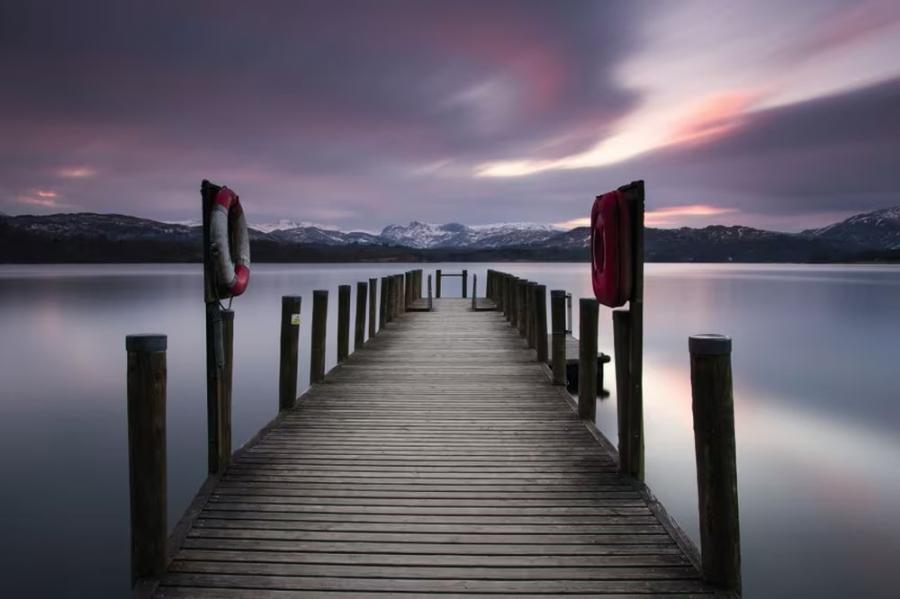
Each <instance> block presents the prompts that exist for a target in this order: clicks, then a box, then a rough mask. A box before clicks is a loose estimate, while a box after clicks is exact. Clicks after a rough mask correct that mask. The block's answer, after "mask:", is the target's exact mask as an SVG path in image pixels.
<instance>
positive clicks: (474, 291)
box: [472, 274, 478, 310]
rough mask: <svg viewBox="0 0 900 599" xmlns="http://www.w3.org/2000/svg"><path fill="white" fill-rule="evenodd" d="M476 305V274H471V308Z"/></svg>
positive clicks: (474, 307)
mask: <svg viewBox="0 0 900 599" xmlns="http://www.w3.org/2000/svg"><path fill="white" fill-rule="evenodd" d="M477 307H478V275H477V274H473V275H472V309H473V310H475V309H476V308H477Z"/></svg>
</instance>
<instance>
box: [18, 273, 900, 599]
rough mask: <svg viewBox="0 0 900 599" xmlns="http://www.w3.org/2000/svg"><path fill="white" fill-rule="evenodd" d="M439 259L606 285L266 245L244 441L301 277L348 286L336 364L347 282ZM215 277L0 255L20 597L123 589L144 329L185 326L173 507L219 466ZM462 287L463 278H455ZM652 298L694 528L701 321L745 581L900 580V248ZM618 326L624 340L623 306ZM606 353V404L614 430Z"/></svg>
mask: <svg viewBox="0 0 900 599" xmlns="http://www.w3.org/2000/svg"><path fill="white" fill-rule="evenodd" d="M423 266H424V268H425V269H426V271H425V272H426V274H427V273H428V272H432V271H433V269H434V268H435V267H441V268H443V269H444V270H445V271H458V270H459V269H461V268H463V267H464V268H467V269H468V270H469V272H470V273H477V274H478V278H479V280H480V281H481V282H482V283H481V285H482V289H483V281H484V273H485V271H486V269H487V268H496V269H498V270H504V271H507V272H512V273H514V274H517V275H520V276H523V277H527V278H529V279H531V280H536V281H539V282H541V283H544V284H546V285H547V288H548V289H555V288H559V289H567V290H569V291H571V292H572V293H573V294H574V295H575V297H576V298H577V297H579V296H588V295H590V282H589V280H588V266H587V265H586V264H497V265H493V264H466V265H457V264H442V265H435V264H429V265H361V264H346V265H333V264H328V265H257V266H255V267H254V270H253V280H252V283H251V286H250V289H249V291H248V292H247V294H246V295H245V296H243V297H240V298H238V299H237V300H235V302H234V309H235V312H236V316H235V366H234V446H235V447H238V446H240V445H241V444H242V443H244V442H245V441H246V440H248V439H249V438H250V437H251V436H252V435H253V434H254V433H255V432H256V431H257V430H258V429H259V428H260V427H261V426H262V425H263V424H265V423H266V422H267V421H268V420H269V419H270V418H271V417H273V416H274V415H275V413H276V410H277V381H276V377H277V353H278V330H279V318H280V297H281V296H282V295H287V294H299V295H302V296H303V306H302V321H303V322H304V323H308V322H310V314H311V309H312V305H311V304H312V301H311V300H312V293H311V291H312V289H319V288H321V289H329V290H331V294H330V298H329V299H330V306H329V315H330V317H331V318H330V322H329V333H328V339H329V347H328V356H329V360H330V361H329V364H328V366H329V367H330V366H332V365H333V363H334V356H335V351H336V348H335V347H334V338H335V328H336V325H335V318H334V315H335V314H336V303H337V297H336V296H337V286H338V285H339V284H342V283H355V282H356V281H362V280H366V279H368V278H369V277H379V276H382V275H384V274H389V273H394V272H402V271H404V270H407V269H410V268H418V267H423ZM201 283H202V282H201V276H200V267H199V265H137V266H133V265H127V266H126V265H109V266H0V331H2V335H3V341H2V343H0V380H2V387H0V389H2V390H0V485H2V486H0V539H2V541H3V543H2V546H0V569H2V572H3V575H2V581H3V586H4V591H3V595H4V596H9V597H44V596H46V597H88V596H90V597H121V596H125V593H126V591H127V588H128V580H129V573H128V563H129V561H128V560H129V532H128V518H129V515H128V460H127V445H126V432H127V431H126V418H125V393H124V391H125V335H126V334H130V333H140V332H162V333H166V334H168V336H169V350H168V372H169V379H168V380H169V383H168V443H169V447H168V460H169V519H170V525H171V524H174V522H176V521H177V519H178V518H179V517H180V515H181V514H182V512H183V511H184V509H185V507H186V506H187V504H188V502H189V501H190V499H191V498H192V497H193V495H194V493H195V492H196V490H197V488H198V487H199V485H200V484H201V482H202V481H203V479H204V477H205V474H206V444H205V439H206V396H205V377H204V356H203V352H204V323H203V315H204V311H203V302H202V284H201ZM443 288H444V295H445V296H452V295H458V294H459V282H458V279H445V281H444V285H443ZM353 295H355V292H354V294H353ZM354 300H355V298H354ZM575 305H576V309H575V312H576V314H575V318H576V323H575V328H574V330H576V331H577V330H578V328H577V299H576V304H575ZM645 305H646V316H645V318H646V322H645V344H646V357H645V400H644V401H645V407H644V413H645V428H646V451H647V454H646V470H647V482H648V484H649V486H650V487H651V489H652V490H653V491H654V492H655V494H656V495H657V496H658V497H659V498H660V499H661V500H662V501H663V503H664V504H665V505H666V507H667V508H668V510H669V512H670V513H671V514H672V515H673V516H674V517H675V519H676V520H677V521H678V523H679V524H680V525H681V526H682V527H683V528H684V529H685V530H686V531H687V532H688V534H689V535H690V536H691V537H693V538H694V539H695V541H696V540H697V537H698V533H697V513H696V511H697V507H696V486H695V485H696V479H695V470H694V453H693V436H692V429H691V426H692V424H691V411H690V384H689V361H688V352H687V338H688V335H690V334H692V333H698V332H716V333H724V334H728V335H730V336H732V337H733V339H734V356H733V365H734V378H735V405H736V428H737V450H738V478H739V491H740V509H741V534H742V545H743V559H744V570H743V572H744V588H745V596H746V597H751V598H754V597H895V596H896V589H897V588H900V568H897V564H898V563H900V426H898V425H900V392H898V383H897V381H898V368H900V363H898V357H900V352H898V347H900V268H898V267H893V266H770V265H659V264H653V265H648V267H647V284H646V300H645ZM600 329H601V330H600V347H601V349H602V350H604V351H606V352H607V353H612V351H611V348H612V332H611V317H610V315H609V312H608V311H607V310H605V309H601V315H600ZM301 330H302V337H301V367H300V378H301V382H300V387H301V388H305V387H306V385H307V381H308V369H309V364H308V359H309V351H308V348H309V327H306V326H304V327H302V328H301ZM351 343H352V340H351ZM607 368H608V370H607V375H608V376H607V387H608V388H609V390H610V391H611V392H612V394H611V395H610V396H609V398H607V399H606V400H603V401H602V402H601V403H600V405H599V406H598V415H597V420H598V425H599V426H600V428H601V430H603V431H604V432H605V433H606V434H607V436H608V437H609V438H610V439H611V440H612V441H613V442H615V432H616V431H615V427H616V424H615V423H616V415H615V385H614V382H613V381H614V379H613V372H614V369H613V365H609V366H607Z"/></svg>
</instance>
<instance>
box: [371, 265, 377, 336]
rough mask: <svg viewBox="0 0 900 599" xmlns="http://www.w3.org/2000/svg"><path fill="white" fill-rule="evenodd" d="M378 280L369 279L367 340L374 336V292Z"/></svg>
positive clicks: (375, 300)
mask: <svg viewBox="0 0 900 599" xmlns="http://www.w3.org/2000/svg"><path fill="white" fill-rule="evenodd" d="M377 289H378V279H369V339H371V338H372V337H374V336H375V324H376V323H375V319H376V316H375V306H376V304H377V303H378V300H377V297H376V292H377Z"/></svg>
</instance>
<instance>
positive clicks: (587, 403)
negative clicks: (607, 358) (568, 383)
mask: <svg viewBox="0 0 900 599" xmlns="http://www.w3.org/2000/svg"><path fill="white" fill-rule="evenodd" d="M578 308H579V311H578V314H579V317H580V320H581V322H580V323H579V325H580V326H579V339H578V350H579V351H578V415H579V416H581V417H582V418H585V419H587V420H590V421H591V422H593V421H594V417H595V415H596V410H597V317H598V313H599V306H598V304H597V300H596V299H594V298H587V297H583V298H581V299H580V300H579V302H578Z"/></svg>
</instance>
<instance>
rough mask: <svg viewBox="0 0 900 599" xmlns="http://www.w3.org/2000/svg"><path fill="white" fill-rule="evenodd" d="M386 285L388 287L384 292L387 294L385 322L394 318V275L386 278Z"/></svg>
mask: <svg viewBox="0 0 900 599" xmlns="http://www.w3.org/2000/svg"><path fill="white" fill-rule="evenodd" d="M385 287H387V289H386V290H385V292H384V295H385V298H384V299H385V303H384V320H385V322H391V321H392V320H394V295H395V294H394V277H393V275H392V276H389V277H387V279H385Z"/></svg>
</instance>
